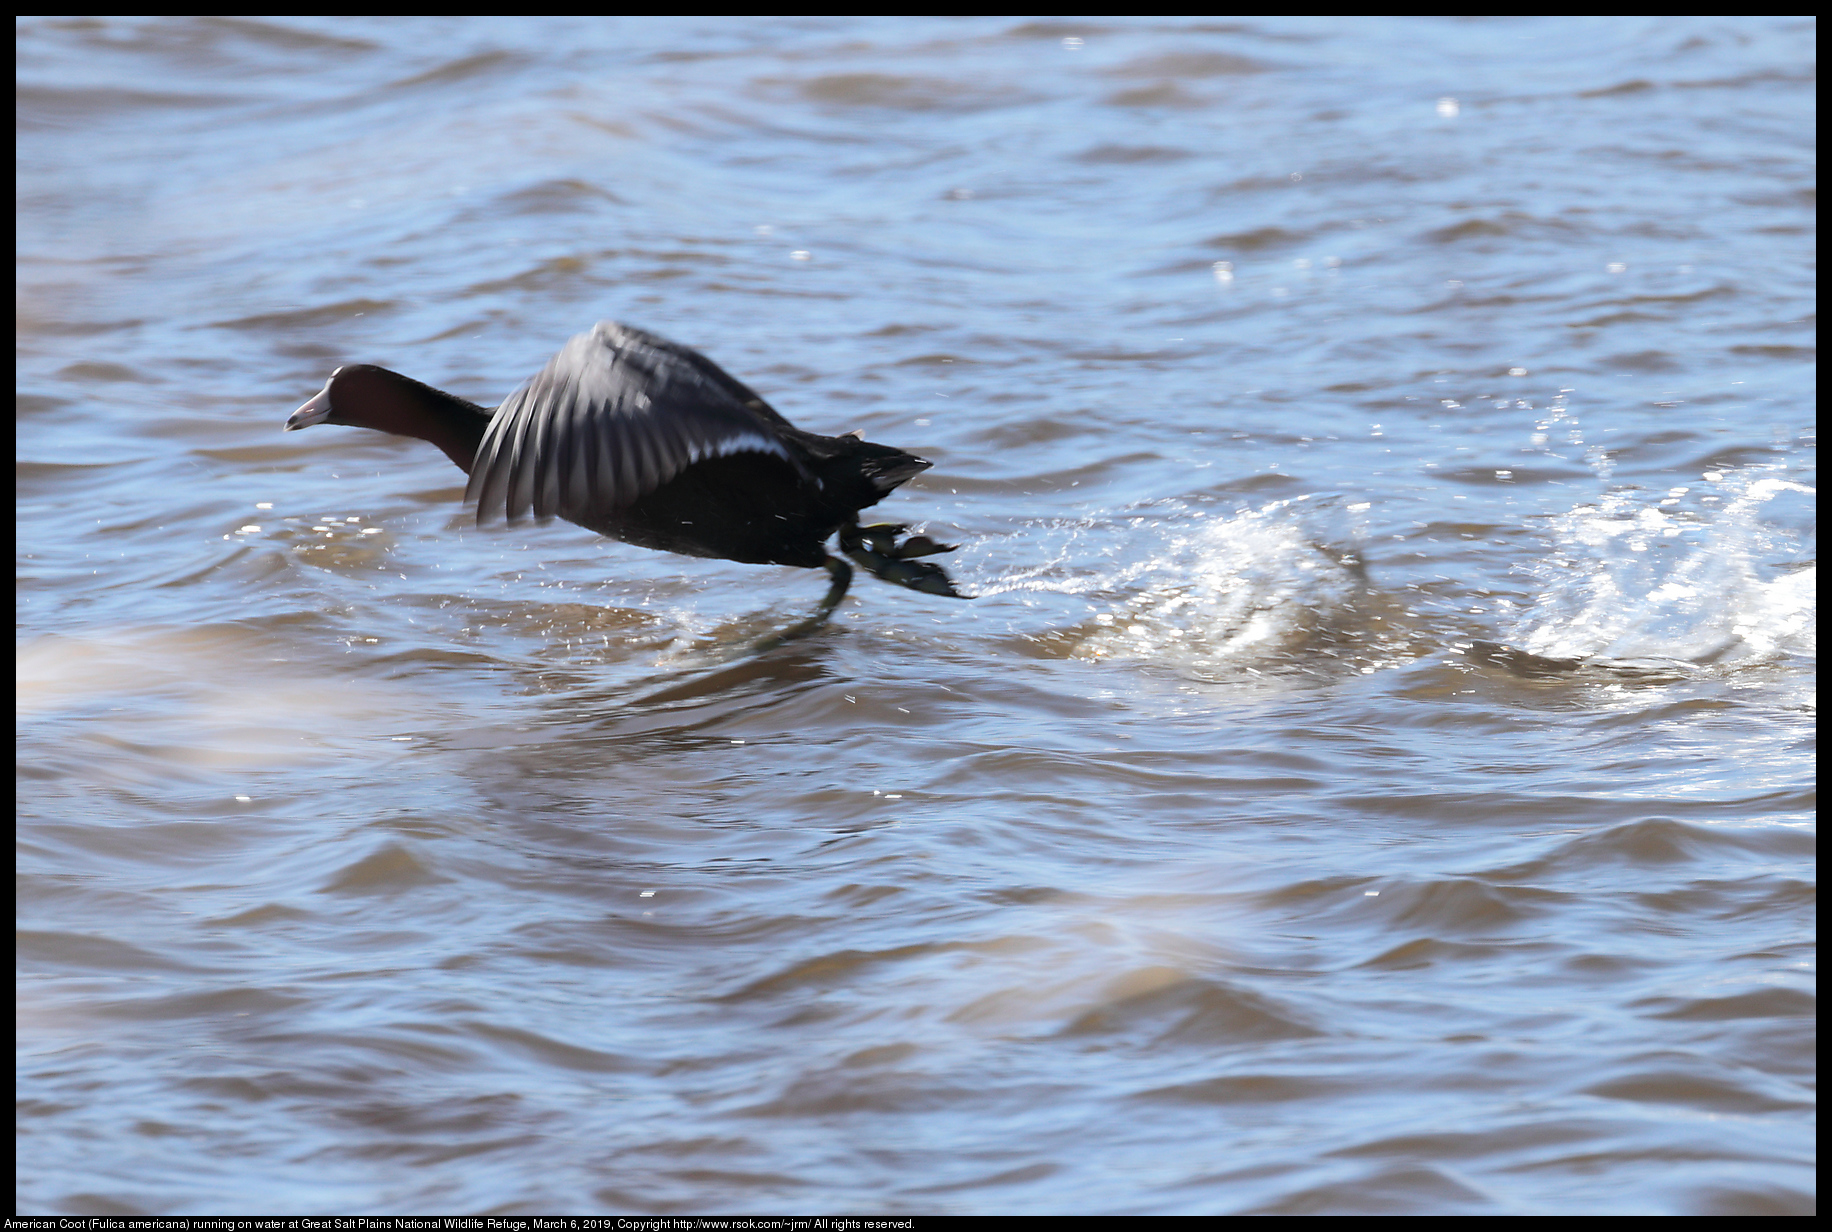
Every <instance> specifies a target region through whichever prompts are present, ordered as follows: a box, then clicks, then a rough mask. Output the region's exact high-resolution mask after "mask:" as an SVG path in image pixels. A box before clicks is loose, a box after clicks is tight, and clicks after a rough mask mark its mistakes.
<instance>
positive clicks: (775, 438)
mask: <svg viewBox="0 0 1832 1232" xmlns="http://www.w3.org/2000/svg"><path fill="white" fill-rule="evenodd" d="M320 423H331V424H349V425H351V426H353V427H358V428H374V429H376V430H378V431H381V432H394V433H398V434H399V435H401V436H417V437H419V438H420V439H421V440H425V441H431V442H432V443H433V444H435V445H437V446H438V447H439V448H441V449H443V450H444V451H445V454H446V456H447V457H449V458H450V459H451V460H452V461H454V462H456V463H457V464H458V466H459V469H461V470H463V471H464V472H465V473H466V474H468V475H470V477H471V482H470V485H469V486H468V487H467V488H466V489H465V500H466V501H469V502H474V503H475V504H476V506H477V520H478V521H479V522H480V523H482V522H484V521H487V520H488V519H490V518H493V517H495V516H497V515H502V516H504V517H506V518H507V519H508V520H509V521H510V522H512V523H513V522H516V521H518V520H520V519H521V518H522V517H524V516H526V515H527V514H528V513H530V512H532V513H533V514H534V516H535V517H536V518H537V519H539V520H541V521H546V520H548V519H550V518H552V517H554V516H555V515H558V516H559V517H562V518H565V519H566V520H567V521H569V522H576V523H578V524H579V525H580V526H583V527H585V528H586V529H587V530H594V531H597V532H598V533H599V534H601V535H609V536H610V537H611V538H613V539H621V540H623V541H624V542H625V543H634V544H637V545H639V546H641V547H645V548H659V549H661V550H662V551H666V552H682V553H685V554H686V555H688V556H713V557H722V558H724V559H726V560H736V561H743V562H745V563H747V564H758V565H802V566H805V567H807V568H825V569H826V570H827V571H828V572H829V573H830V574H832V575H833V584H832V586H831V587H830V588H829V589H828V591H827V597H826V598H825V599H823V600H822V601H821V611H820V615H821V617H825V616H826V615H827V614H828V613H830V612H831V611H832V610H833V608H834V605H835V604H837V603H839V601H840V598H841V596H843V595H844V594H845V593H846V587H847V585H848V584H849V583H850V582H851V581H852V568H851V566H849V565H848V564H847V563H846V562H845V561H843V560H841V559H840V558H839V557H837V556H834V555H831V554H830V553H829V552H828V551H827V549H826V547H825V544H826V541H827V538H828V536H830V535H832V534H833V533H834V532H835V531H838V532H839V535H840V548H841V550H842V551H844V552H845V553H846V554H847V555H848V556H850V557H852V559H853V560H855V561H857V562H858V563H859V564H860V565H861V566H863V567H864V568H866V569H867V570H869V571H870V572H871V573H872V574H873V575H874V576H876V577H879V578H882V579H884V580H885V581H887V582H895V583H897V584H898V585H900V586H907V587H909V588H911V589H912V590H921V591H926V592H927V593H929V594H933V595H949V596H952V597H954V598H967V597H968V596H965V595H962V594H961V593H960V592H959V591H957V590H955V589H954V584H953V583H952V582H951V581H950V580H949V579H948V575H947V574H946V573H945V572H943V571H942V570H941V569H940V568H939V567H938V566H936V565H932V564H929V563H928V562H926V561H919V560H915V559H912V558H913V557H918V556H930V555H933V554H935V553H937V552H949V551H953V548H952V547H950V546H948V545H945V544H939V543H936V542H935V541H934V540H933V539H930V538H929V537H928V536H926V535H917V536H914V537H912V538H909V539H905V540H903V541H902V542H901V543H900V542H898V539H897V537H898V535H900V534H901V533H902V532H903V530H904V529H905V528H904V527H902V526H893V525H879V526H860V525H859V523H858V513H859V510H861V509H864V508H866V507H868V506H871V505H875V504H877V503H878V502H879V501H881V500H883V499H884V498H885V497H886V496H888V495H889V494H890V492H891V490H892V489H893V488H895V487H897V486H898V485H899V484H901V483H904V482H906V481H907V480H909V479H910V478H911V477H913V476H915V475H917V474H920V473H921V472H922V471H925V470H927V469H928V468H929V466H930V465H931V463H930V462H928V461H927V460H926V459H923V458H918V457H916V456H915V455H913V454H908V453H905V452H903V451H902V450H901V449H892V448H891V447H890V446H888V445H874V444H872V443H871V442H870V441H867V440H863V439H861V437H860V436H859V434H857V433H854V434H852V435H849V436H817V435H815V434H814V433H812V432H803V431H802V430H801V429H800V428H797V427H796V426H795V425H794V424H791V423H790V422H789V421H788V420H786V419H784V418H783V417H782V416H781V415H778V414H777V413H776V411H775V410H774V409H773V408H771V406H770V405H769V403H767V402H765V401H764V400H763V399H762V398H760V397H758V396H757V394H756V392H755V391H753V390H752V389H750V388H749V387H747V386H745V385H744V384H742V383H740V382H739V381H737V380H734V379H733V378H732V377H731V376H730V375H729V374H728V373H726V372H725V370H724V369H722V368H720V367H719V366H718V365H717V364H715V363H713V362H712V361H711V360H709V359H707V358H706V357H705V356H704V355H701V354H700V353H699V352H698V351H695V350H692V349H690V348H688V347H684V346H681V345H679V344H678V343H673V342H669V341H668V340H667V339H665V338H659V337H657V336H656V335H654V334H651V333H648V332H646V331H644V330H640V329H632V328H631V327H630V326H628V325H619V324H617V323H616V322H613V321H600V322H599V323H598V324H597V325H596V326H594V327H593V328H592V330H591V332H589V333H584V334H580V335H579V336H577V337H576V338H574V339H573V340H572V341H571V342H568V343H567V344H566V345H565V347H563V348H561V350H560V353H559V354H558V355H556V356H554V357H553V359H552V361H550V362H549V363H548V365H547V366H546V367H545V368H543V369H541V371H540V373H539V375H537V376H535V377H534V379H532V380H530V381H528V382H527V383H525V384H524V385H523V386H522V387H521V388H520V389H518V390H516V391H515V392H514V393H513V394H511V395H509V399H508V401H506V402H504V403H503V404H502V405H501V406H500V407H498V408H497V409H496V410H495V411H489V410H486V409H485V408H483V407H481V406H478V405H476V404H475V403H472V402H466V401H465V400H464V399H463V398H455V397H453V396H452V395H451V394H448V393H443V392H441V391H439V390H437V389H434V388H432V386H430V385H422V384H421V383H420V382H418V381H416V380H413V379H411V378H409V377H404V376H402V375H401V374H400V373H398V372H390V371H389V370H388V369H386V368H378V367H376V366H375V365H373V364H349V365H346V366H345V367H342V368H339V369H337V371H335V372H333V373H332V374H331V379H330V380H329V381H327V382H325V386H324V388H323V389H322V390H320V391H319V392H318V395H317V396H316V397H314V398H313V399H312V400H311V401H310V402H307V403H306V404H305V405H304V406H302V407H300V408H299V409H298V410H296V411H294V412H293V414H292V417H291V418H290V419H288V420H287V421H286V430H287V431H289V432H290V431H292V430H294V429H295V428H309V427H311V426H312V425H313V424H320Z"/></svg>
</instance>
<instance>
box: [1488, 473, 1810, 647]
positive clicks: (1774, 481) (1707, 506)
mask: <svg viewBox="0 0 1832 1232" xmlns="http://www.w3.org/2000/svg"><path fill="white" fill-rule="evenodd" d="M1779 470H1780V468H1779V467H1769V468H1750V469H1746V470H1742V471H1738V472H1728V473H1727V472H1719V471H1708V472H1706V474H1705V483H1704V485H1702V486H1696V487H1676V488H1671V489H1668V490H1667V491H1666V492H1665V493H1664V494H1660V493H1650V492H1648V491H1646V490H1641V489H1624V490H1618V491H1615V492H1611V493H1609V494H1608V495H1607V496H1605V497H1604V498H1603V499H1602V500H1600V501H1598V502H1596V503H1595V504H1586V505H1581V506H1579V507H1577V508H1575V509H1573V510H1571V511H1570V512H1568V513H1565V514H1562V515H1560V516H1559V517H1558V518H1556V519H1555V520H1554V522H1553V525H1552V536H1553V540H1554V550H1553V552H1552V553H1551V554H1550V555H1549V556H1548V557H1546V558H1545V559H1543V560H1542V561H1540V562H1539V563H1538V564H1537V565H1536V566H1534V567H1533V568H1532V569H1531V570H1530V572H1531V573H1532V574H1533V575H1534V577H1535V579H1536V581H1537V582H1538V584H1539V591H1540V593H1539V600H1538V602H1537V603H1536V604H1535V605H1534V606H1533V607H1532V608H1531V609H1530V610H1529V611H1528V612H1527V613H1526V614H1524V615H1523V617H1522V619H1521V622H1520V624H1519V626H1518V627H1517V628H1516V629H1515V630H1514V631H1513V634H1512V636H1511V637H1510V638H1509V639H1508V640H1509V641H1510V642H1511V643H1512V644H1513V645H1516V646H1518V647H1520V648H1521V649H1524V650H1526V651H1529V652H1531V653H1533V654H1537V655H1542V656H1546V657H1548V658H1584V657H1593V658H1594V657H1605V658H1611V659H1630V658H1658V659H1670V660H1681V661H1685V662H1690V663H1693V664H1717V663H1741V662H1750V661H1760V660H1766V659H1772V658H1775V657H1777V656H1780V655H1784V654H1806V655H1810V654H1812V653H1814V616H1815V612H1816V607H1817V603H1816V599H1815V590H1814V578H1815V573H1816V569H1815V567H1814V566H1813V565H1812V564H1811V563H1806V562H1807V561H1808V560H1809V556H1810V552H1811V545H1810V544H1809V543H1807V542H1805V535H1804V532H1803V531H1802V530H1801V529H1800V528H1799V527H1798V525H1793V524H1790V519H1789V518H1788V517H1787V514H1788V512H1789V510H1788V509H1787V508H1786V506H1787V505H1788V504H1789V503H1790V498H1792V497H1796V496H1798V497H1804V498H1806V499H1807V500H1809V501H1810V499H1811V498H1812V497H1813V495H1814V494H1815V489H1813V488H1811V487H1808V486H1806V485H1803V484H1799V483H1795V482H1793V481H1791V480H1788V479H1784V478H1781V477H1780V475H1779V473H1778V472H1779Z"/></svg>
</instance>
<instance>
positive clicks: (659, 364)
mask: <svg viewBox="0 0 1832 1232" xmlns="http://www.w3.org/2000/svg"><path fill="white" fill-rule="evenodd" d="M789 426H790V425H789V423H788V421H787V420H785V419H784V418H783V417H782V416H781V415H778V414H777V413H776V412H775V411H774V410H772V409H771V408H770V406H769V405H768V404H767V403H765V402H764V400H763V399H762V398H759V397H758V396H757V395H756V393H754V392H753V391H752V390H751V389H749V388H748V387H747V386H745V385H743V384H742V383H740V382H739V381H737V380H735V379H733V378H732V377H731V376H730V375H729V374H727V373H726V372H725V371H724V370H723V369H721V368H720V367H719V366H718V365H717V364H715V363H713V362H712V361H711V360H709V359H707V358H706V357H705V356H704V355H701V354H700V353H699V352H698V351H694V350H691V349H690V348H688V347H684V346H680V345H679V344H677V343H673V342H669V341H668V340H667V339H665V338H659V337H657V336H656V335H654V334H651V333H646V332H645V331H643V330H640V329H632V328H630V327H629V326H627V325H619V324H617V323H616V322H614V321H600V322H599V323H598V324H597V325H595V326H593V327H592V329H591V331H590V332H589V333H584V334H580V335H578V336H577V337H575V338H574V339H573V340H572V341H570V342H568V343H567V344H566V345H565V346H564V347H562V348H561V349H560V353H559V354H558V355H556V356H554V357H553V359H552V360H551V361H550V362H549V363H548V365H547V366H546V367H545V368H543V369H541V371H540V372H539V373H538V374H537V375H536V376H535V377H534V378H533V379H531V380H530V381H528V382H527V383H526V384H524V385H523V386H522V387H521V388H520V389H518V390H516V391H515V392H514V393H513V394H511V395H510V396H509V399H508V401H506V402H504V403H503V404H502V406H501V407H500V408H498V409H497V412H496V415H495V417H494V418H493V419H491V421H490V426H489V428H488V429H487V430H486V431H485V432H484V438H483V443H482V444H481V445H479V446H478V448H477V457H476V460H475V461H473V462H472V464H471V482H470V485H469V486H468V487H467V488H466V489H465V494H464V495H465V499H466V500H467V501H471V502H474V503H475V504H476V506H477V520H478V521H479V522H482V521H485V520H487V519H489V518H492V517H495V516H497V515H499V514H500V515H502V516H504V517H506V518H507V519H508V520H509V521H511V522H514V521H517V520H519V519H521V518H522V517H524V516H526V515H527V514H528V513H530V512H532V513H533V514H534V516H535V517H536V518H539V519H542V520H545V519H548V518H551V517H554V516H555V515H558V516H559V517H563V518H566V519H568V520H569V521H575V522H588V521H590V520H592V519H593V518H594V517H601V516H603V515H605V514H608V513H611V512H614V511H616V510H618V509H623V508H625V507H627V506H629V505H631V504H632V503H634V502H635V501H637V500H640V499H641V498H642V497H643V496H645V495H647V494H648V493H650V492H653V491H655V490H656V489H657V488H659V487H661V486H662V485H663V484H665V483H667V482H668V481H669V480H670V479H673V478H674V477H675V476H676V475H678V474H680V473H681V472H682V471H684V470H686V469H687V468H688V467H689V466H691V465H693V464H694V463H695V462H698V461H700V460H701V459H703V458H714V457H719V456H722V455H724V454H731V453H745V452H756V453H766V454H773V455H774V456H776V457H779V458H782V459H783V460H784V461H786V462H787V463H788V464H789V465H790V466H793V467H794V468H795V469H796V470H797V471H798V472H800V473H801V474H802V475H803V476H804V477H808V478H810V479H811V476H809V475H808V471H807V468H806V467H805V466H803V465H802V463H801V462H800V461H799V460H798V459H796V458H795V457H794V456H792V455H791V454H790V453H789V451H788V450H787V449H785V448H784V447H783V443H782V441H781V440H780V439H778V432H777V429H778V428H779V427H780V428H788V427H789Z"/></svg>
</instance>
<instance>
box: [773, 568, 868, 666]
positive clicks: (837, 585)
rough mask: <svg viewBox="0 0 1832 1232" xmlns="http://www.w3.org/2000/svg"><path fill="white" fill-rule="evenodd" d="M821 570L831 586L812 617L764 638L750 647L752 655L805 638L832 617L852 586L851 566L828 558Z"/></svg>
mask: <svg viewBox="0 0 1832 1232" xmlns="http://www.w3.org/2000/svg"><path fill="white" fill-rule="evenodd" d="M821 568H823V569H825V570H826V571H827V572H828V573H831V574H832V575H833V585H831V586H829V587H828V588H827V595H826V597H825V598H824V599H822V600H821V605H820V607H819V608H817V609H816V610H815V613H814V615H812V616H810V617H808V619H806V620H802V621H797V622H796V623H795V624H792V625H790V626H789V627H788V628H786V629H784V630H783V631H782V632H781V633H772V634H771V635H770V636H769V637H766V638H764V639H763V640H762V641H760V642H758V643H757V644H756V645H755V646H752V647H751V653H752V654H762V653H764V652H765V651H769V650H776V649H778V648H780V647H782V646H785V645H787V644H788V643H790V642H792V641H794V640H795V639H796V638H798V637H807V636H808V635H809V634H810V633H812V632H814V631H815V630H816V629H818V628H820V627H821V626H822V625H824V624H826V623H827V618H828V617H829V616H831V615H833V609H834V608H836V607H838V606H840V600H841V599H844V598H845V597H846V588H847V587H848V586H851V585H852V566H851V565H849V564H847V563H846V562H845V561H843V560H841V559H840V558H839V557H837V556H829V557H828V558H827V559H826V560H824V561H822V562H821Z"/></svg>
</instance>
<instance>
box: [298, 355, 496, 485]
mask: <svg viewBox="0 0 1832 1232" xmlns="http://www.w3.org/2000/svg"><path fill="white" fill-rule="evenodd" d="M334 403H335V406H336V410H335V411H334V412H333V414H332V421H333V422H337V421H341V422H344V423H351V424H355V425H357V426H358V427H363V428H374V429H376V430H377V431H379V432H392V433H394V434H396V435H397V436H413V437H418V438H419V439H420V440H423V441H431V442H432V443H433V444H435V445H437V446H438V447H439V448H440V449H442V450H444V451H445V456H446V457H448V458H450V459H451V460H452V461H453V462H454V463H455V464H457V467H458V469H459V470H461V471H463V472H464V473H465V474H467V475H468V474H470V473H471V463H472V462H473V461H475V460H476V458H477V447H478V446H479V445H480V444H482V443H483V434H484V429H486V428H488V427H489V426H490V417H491V415H492V414H493V412H491V411H489V410H487V409H485V408H484V407H481V406H478V405H477V404H476V403H475V402H467V401H465V400H464V399H463V398H459V397H456V396H454V395H452V394H448V393H446V392H445V391H444V390H442V389H434V388H433V387H432V386H431V385H425V384H422V383H420V382H419V381H416V380H414V379H413V378H412V377H407V376H402V375H401V374H400V373H398V372H391V371H389V370H388V369H386V368H377V367H373V366H371V365H367V364H365V365H361V366H360V368H359V370H357V371H354V372H352V371H350V370H348V369H346V370H345V371H344V372H342V373H339V374H338V388H337V389H336V391H335V393H334Z"/></svg>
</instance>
